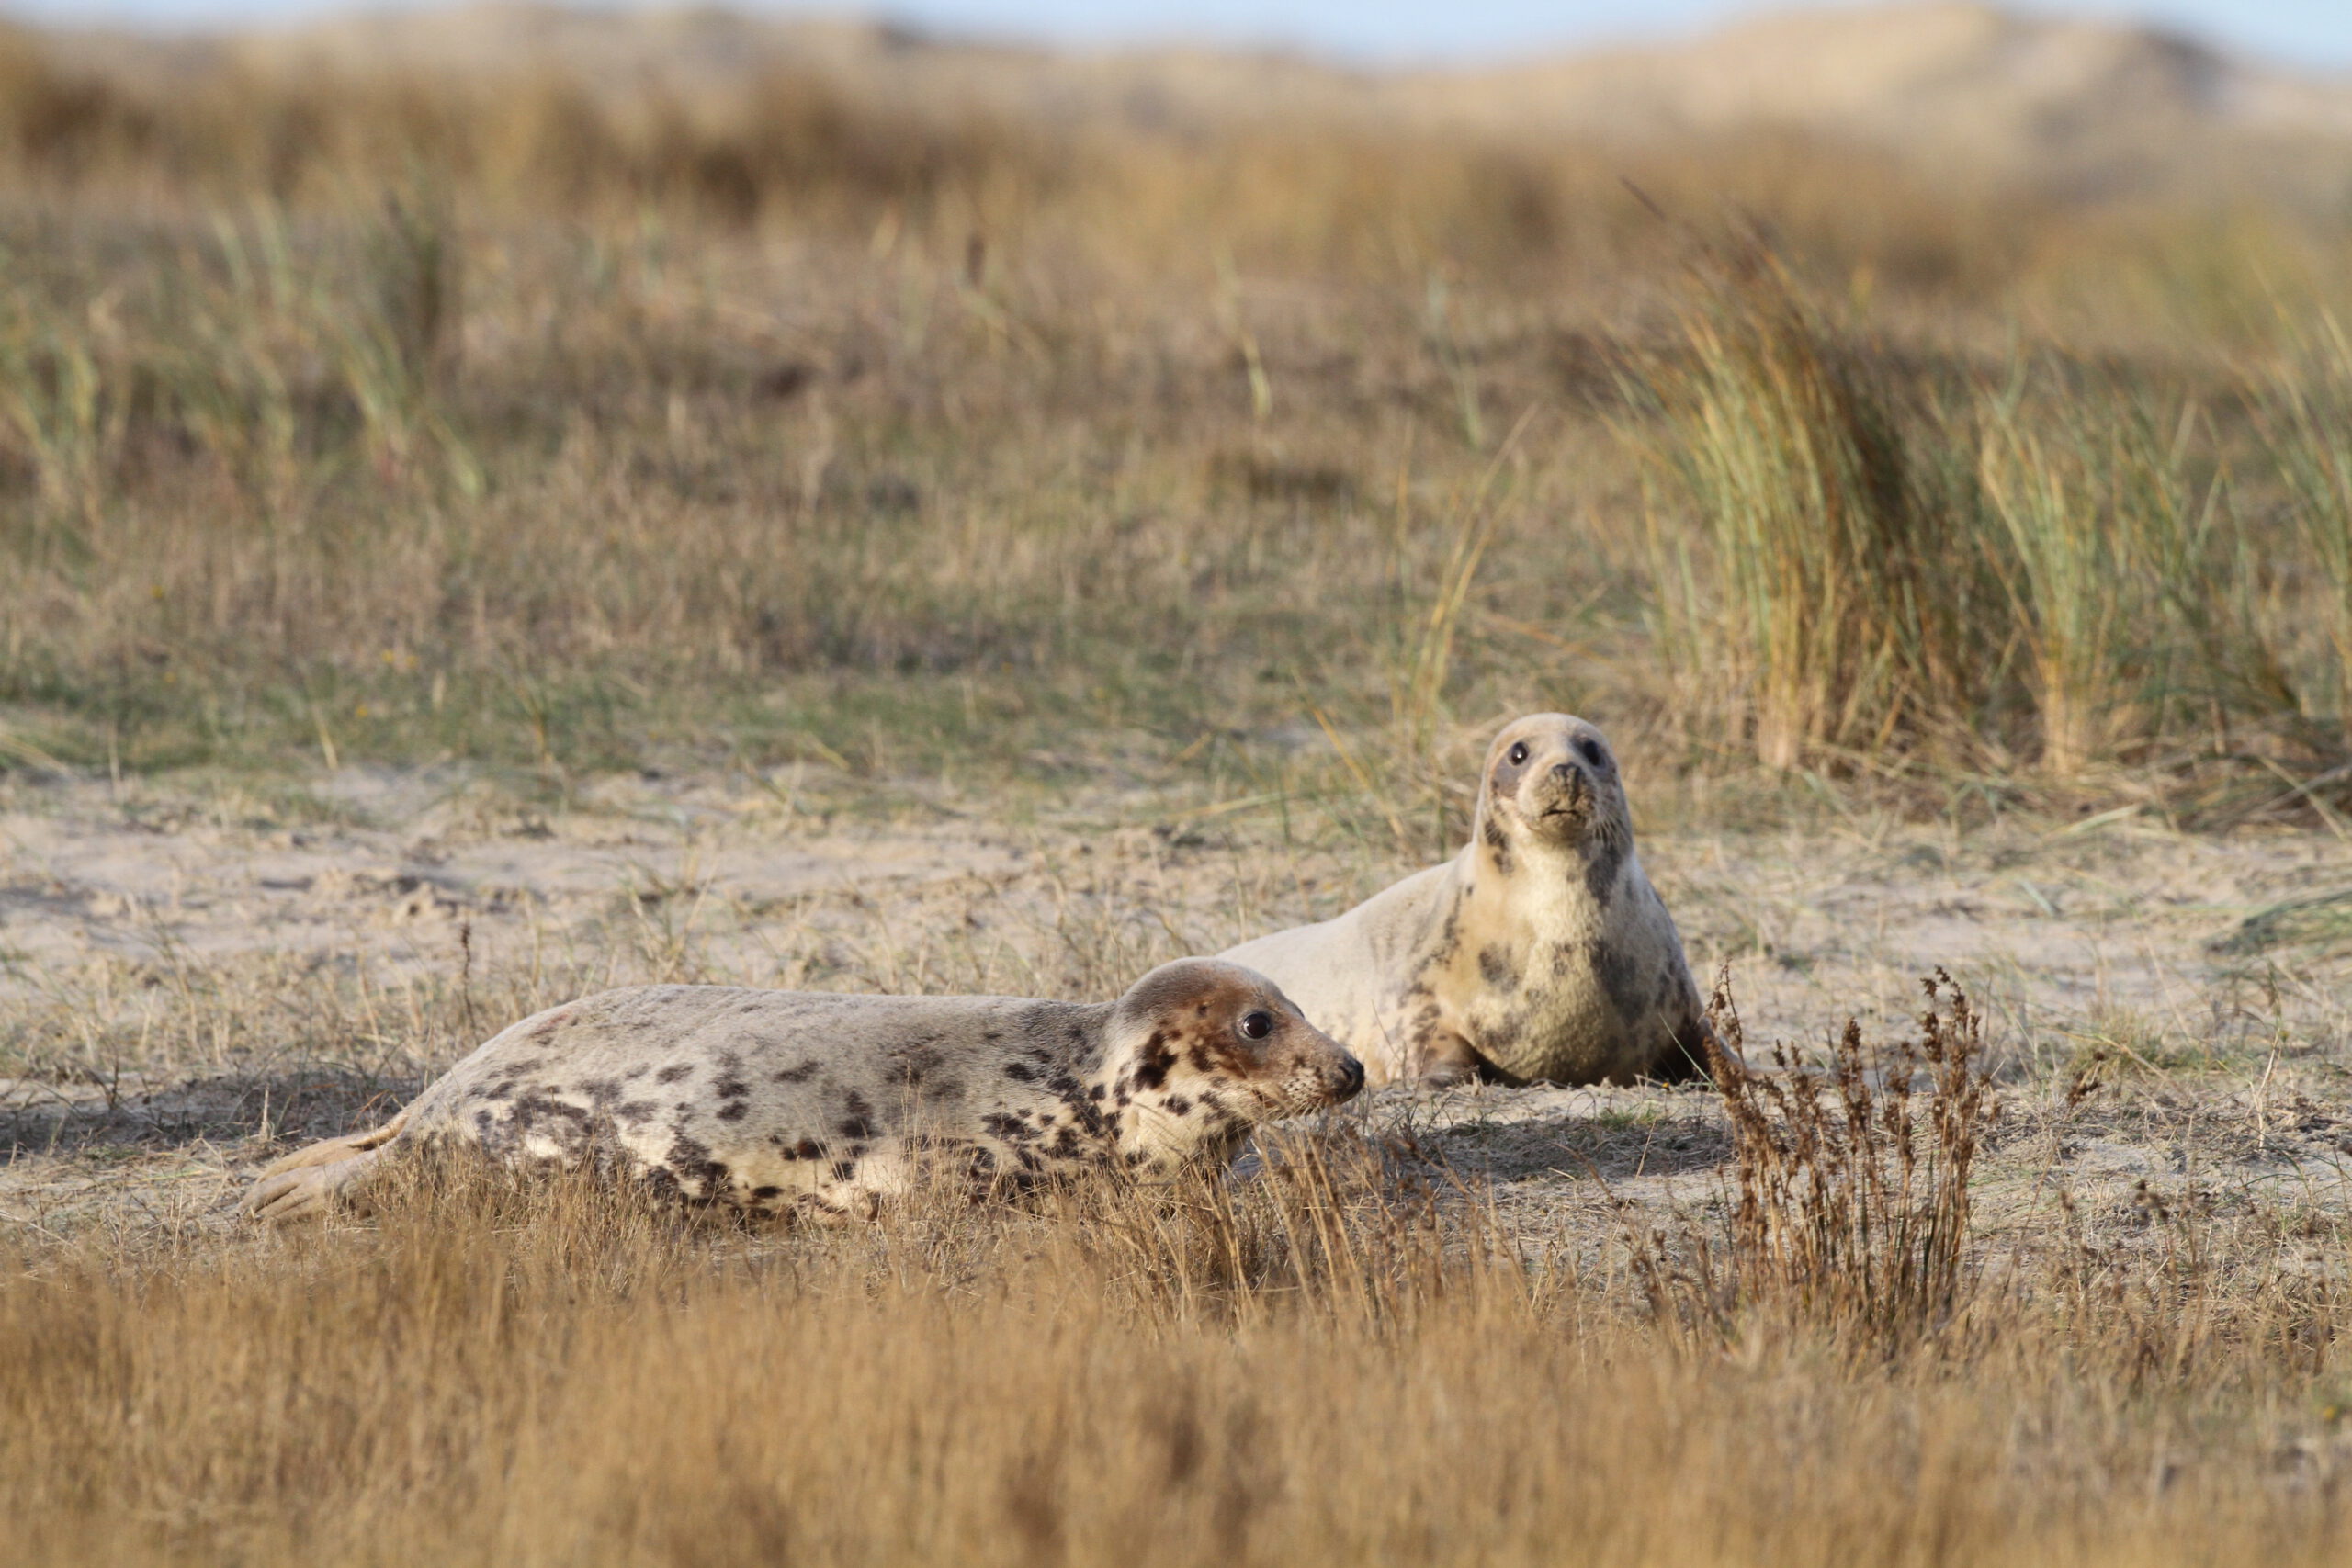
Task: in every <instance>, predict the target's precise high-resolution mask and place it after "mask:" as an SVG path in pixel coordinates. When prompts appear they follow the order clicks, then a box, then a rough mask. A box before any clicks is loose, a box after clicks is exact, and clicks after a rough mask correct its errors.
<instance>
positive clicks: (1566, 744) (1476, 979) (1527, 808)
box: [1220, 714, 1707, 1084]
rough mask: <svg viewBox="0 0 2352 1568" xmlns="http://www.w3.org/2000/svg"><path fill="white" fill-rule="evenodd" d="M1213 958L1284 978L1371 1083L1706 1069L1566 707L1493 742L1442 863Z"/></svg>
mask: <svg viewBox="0 0 2352 1568" xmlns="http://www.w3.org/2000/svg"><path fill="white" fill-rule="evenodd" d="M1220 956H1221V957H1224V958H1227V959H1229V960H1231V961H1232V962H1234V963H1236V964H1248V965H1249V966H1250V967H1251V968H1253V969H1256V970H1258V971H1260V972H1261V973H1262V974H1264V975H1266V976H1268V977H1269V978H1271V979H1272V981H1273V982H1274V983H1275V984H1276V985H1278V986H1280V987H1283V990H1284V991H1285V992H1287V993H1288V994H1289V995H1290V996H1291V997H1292V998H1294V999H1295V1001H1297V1003H1298V1005H1299V1006H1300V1007H1301V1008H1303V1009H1304V1010H1306V1016H1307V1018H1308V1019H1309V1020H1311V1021H1313V1022H1314V1023H1315V1024H1316V1025H1317V1026H1318V1027H1319V1028H1321V1029H1323V1030H1324V1031H1325V1032H1328V1033H1329V1035H1330V1036H1331V1037H1332V1038H1333V1039H1335V1040H1337V1041H1339V1042H1340V1043H1341V1044H1343V1045H1346V1046H1347V1047H1349V1048H1350V1049H1351V1050H1352V1051H1354V1052H1355V1053H1356V1055H1359V1056H1361V1057H1362V1058H1363V1064H1364V1070H1365V1072H1366V1073H1367V1074H1368V1075H1369V1076H1370V1078H1371V1081H1373V1082H1374V1083H1385V1082H1388V1081H1390V1080H1392V1079H1397V1078H1414V1077H1422V1078H1430V1079H1432V1080H1435V1081H1441V1082H1442V1081H1446V1080H1449V1079H1453V1078H1458V1077H1464V1076H1465V1075H1468V1074H1471V1073H1479V1074H1483V1075H1485V1076H1488V1077H1499V1078H1502V1079H1505V1080H1507V1081H1525V1080H1532V1079H1544V1080H1549V1081H1551V1082H1555V1083H1570V1084H1581V1083H1599V1082H1604V1081H1605V1082H1611V1083H1628V1082H1631V1081H1633V1080H1634V1079H1636V1078H1641V1077H1684V1076H1688V1075H1689V1074H1691V1072H1693V1071H1697V1070H1703V1068H1704V1066H1705V1055H1704V1046H1703V1045H1702V1040H1704V1039H1705V1038H1706V1035H1707V1029H1706V1024H1705V1021H1704V1012H1703V1010H1702V1007H1701V1004H1700V1000H1699V990H1698V987H1697V986H1696V985H1695V984H1694V983H1693V982H1692V980H1691V966H1690V964H1689V961H1688V960H1687V959H1686V958H1685V957H1684V955H1683V952H1682V939H1681V937H1680V936H1679V934H1678V933H1677V932H1676V931H1675V929H1674V920H1673V918H1672V917H1671V916H1669V915H1668V913H1667V912H1666V906H1665V904H1664V903H1663V902H1661V901H1660V900H1659V898H1658V896H1657V891H1656V890H1655V889H1654V888H1652V887H1651V886H1650V883H1649V878H1648V877H1647V876H1645V875H1644V874H1643V872H1642V863H1641V860H1640V857H1639V856H1637V855H1636V854H1635V853H1634V829H1633V820H1632V818H1631V817H1630V815H1629V814H1628V812H1627V809H1626V804H1625V793H1624V785H1623V781H1622V780H1621V779H1620V777H1619V775H1618V772H1617V763H1616V760H1615V758H1614V757H1613V756H1612V755H1611V752H1610V750H1609V745H1608V742H1607V741H1606V740H1605V739H1602V737H1601V734H1600V730H1598V729H1596V728H1594V727H1593V726H1591V725H1589V724H1588V723H1586V722H1585V721H1584V720H1583V719H1580V718H1576V717H1573V716H1569V715H1567V714H1532V715H1529V716H1526V717H1524V718H1521V719H1516V720H1514V721H1512V722H1511V723H1510V725H1508V726H1506V727H1505V728H1504V729H1503V731H1502V733H1501V734H1499V735H1498V736H1497V737H1496V738H1495V741H1494V744H1493V745H1492V746H1491V747H1489V748H1488V750H1487V761H1486V768H1485V771H1484V773H1482V774H1481V776H1480V785H1479V791H1478V807H1477V812H1476V819H1475V820H1474V822H1473V823H1472V826H1471V831H1470V841H1469V843H1468V844H1466V845H1464V848H1463V850H1462V852H1461V853H1460V854H1458V855H1456V856H1454V857H1453V859H1452V860H1450V861H1448V862H1446V863H1444V864H1442V865H1435V866H1431V867H1430V868H1429V869H1428V870H1427V871H1422V872H1417V873H1416V874H1413V875H1411V876H1408V877H1407V878H1405V879H1404V880H1403V881H1402V882H1399V883H1397V885H1396V886H1392V887H1389V888H1387V889H1386V890H1385V891H1383V892H1380V893H1377V894H1374V896H1373V897H1370V898H1368V899H1366V900H1365V901H1364V902H1363V903H1362V904H1359V905H1357V906H1356V907H1355V908H1352V909H1350V910H1349V911H1348V912H1347V913H1346V914H1344V915H1340V916H1339V917H1338V918H1336V919H1329V920H1325V921H1323V922H1322V923H1321V924H1319V925H1311V926H1301V927H1298V928H1296V929H1295V930H1292V931H1278V932H1276V933H1274V934H1273V935H1272V936H1265V937H1260V938H1259V939H1258V940H1256V941H1254V942H1243V943H1242V944H1241V945H1240V946H1238V947H1234V948H1230V949H1227V951H1226V952H1225V953H1222V954H1220Z"/></svg>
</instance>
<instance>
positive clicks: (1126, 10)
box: [0, 0, 2352, 71]
mask: <svg viewBox="0 0 2352 1568" xmlns="http://www.w3.org/2000/svg"><path fill="white" fill-rule="evenodd" d="M390 3H392V4H401V5H407V4H416V3H418V0H390ZM427 3H430V0H427ZM735 3H736V4H737V5H738V6H739V7H740V8H741V9H746V10H753V9H779V8H781V9H799V10H822V11H836V12H842V11H846V12H858V13H863V14H868V15H882V16H887V17H893V18H896V19H899V20H902V21H906V22H910V23H913V24H915V25H917V26H920V27H923V28H927V29H931V30H937V31H945V32H953V33H964V34H977V35H979V36H983V37H993V38H1006V39H1030V40H1038V41H1045V42H1064V43H1076V44H1085V45H1102V44H1116V43H1131V42H1167V41H1170V40H1180V39H1181V40H1186V41H1197V42H1208V43H1238V44H1249V45H1274V46H1279V47H1286V48H1293V49H1299V50H1303V51H1308V52H1312V53H1317V54H1323V55H1329V56H1335V57H1339V58H1343V59H1353V60H1359V61H1368V62H1385V63H1410V62H1418V61H1484V60H1496V59H1503V58H1509V57H1510V56H1513V55H1520V54H1524V53H1528V52H1531V51H1556V50H1563V49H1572V48H1576V47H1578V46H1580V45H1590V44H1595V43H1602V42H1612V41H1623V40H1628V39H1654V38H1663V37H1672V36H1674V35H1676V34H1679V33H1689V32H1692V31H1697V30H1700V29H1702V28H1705V27H1706V26H1707V25H1709V24H1710V23H1713V22H1718V21H1721V20H1723V19H1724V18H1725V17H1732V16H1736V15H1739V14H1742V13H1748V12H1755V11H1762V10H1775V9H1786V8H1788V6H1787V5H1786V4H1785V0H1782V3H1778V4H1776V3H1773V0H1552V3H1550V4H1544V3H1542V0H876V3H875V4H872V5H859V4H855V3H835V4H818V5H804V6H783V7H779V6H775V5H773V4H763V0H735ZM2011 3H2012V8H2014V9H2018V10H2024V11H2032V12H2039V13H2042V14H2057V15H2069V14H2070V15H2090V16H2103V17H2128V18H2136V19H2141V20H2148V21H2155V22H2160V23H2163V24H2165V25H2166V26H2169V27H2173V28H2178V29H2181V30H2183V31H2187V32H2189V33H2193V34H2196V35H2198V36H2200V37H2203V38H2207V39H2212V40H2214V41H2217V42H2220V43H2222V44H2225V45H2229V46H2231V47H2233V48H2234V49H2236V50H2238V51H2242V52H2245V53H2249V54H2252V55H2255V56H2257V57H2260V58H2266V59H2268V60H2271V61H2274V62H2280V63H2285V64H2290V65H2301V66H2304V67H2307V68H2312V69H2317V70H2324V71H2342V70H2352V0H2075V3H2072V4H2070V3H2068V0H2011ZM384 4H385V0H357V4H356V5H352V4H345V5H337V4H335V3H334V0H0V10H6V11H10V12H13V13H14V14H16V15H18V16H21V17H28V18H29V19H34V20H41V21H60V22H68V23H72V22H99V21H106V22H130V23H134V24H146V25H153V26H160V27H164V28H188V27H208V26H218V25H221V24H224V23H229V24H233V23H236V22H241V21H254V20H262V19H275V18H283V17H293V16H301V15H307V14H312V13H316V12H321V11H329V10H336V9H352V8H361V7H363V6H368V7H372V8H383V6H384Z"/></svg>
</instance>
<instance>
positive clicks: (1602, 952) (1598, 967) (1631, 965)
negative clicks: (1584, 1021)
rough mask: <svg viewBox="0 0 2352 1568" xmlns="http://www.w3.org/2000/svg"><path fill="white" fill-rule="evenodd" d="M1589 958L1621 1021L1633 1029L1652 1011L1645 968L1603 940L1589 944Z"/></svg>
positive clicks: (1586, 947) (1587, 947) (1587, 950)
mask: <svg viewBox="0 0 2352 1568" xmlns="http://www.w3.org/2000/svg"><path fill="white" fill-rule="evenodd" d="M1585 955H1586V957H1587V958H1588V959H1589V960H1590V962H1591V964H1592V970H1593V973H1594V974H1595V975H1596V976H1599V977H1600V988H1601V989H1602V990H1603V991H1605V992H1607V993H1608V994H1609V1005H1610V1006H1611V1007H1612V1008H1614V1009H1615V1010H1616V1011H1617V1016H1618V1018H1619V1019H1620V1020H1621V1021H1623V1022H1624V1023H1625V1024H1626V1025H1627V1026H1628V1027H1629V1028H1630V1027H1632V1026H1634V1025H1635V1024H1638V1023H1639V1022H1640V1021H1642V1020H1643V1018H1645V1016H1647V1014H1648V1011H1649V1009H1648V1006H1647V1002H1646V997H1647V987H1645V986H1644V985H1643V984H1642V979H1643V976H1642V971H1641V965H1640V964H1638V963H1636V962H1635V961H1634V959H1633V958H1631V957H1629V956H1628V955H1626V954H1625V953H1621V952H1619V951H1618V950H1617V949H1616V948H1614V947H1611V945H1610V944H1609V943H1608V942H1605V941H1603V940H1602V939H1601V938H1600V937H1592V938H1590V939H1589V940H1588V941H1587V942H1586V943H1585Z"/></svg>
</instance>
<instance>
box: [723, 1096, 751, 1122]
mask: <svg viewBox="0 0 2352 1568" xmlns="http://www.w3.org/2000/svg"><path fill="white" fill-rule="evenodd" d="M751 1109H752V1102H751V1101H750V1100H729V1101H728V1102H727V1103H726V1104H724V1105H722V1106H720V1107H719V1108H718V1119H719V1120H720V1121H721V1122H741V1120H742V1119H743V1117H744V1114H745V1112H747V1111H750V1110H751Z"/></svg>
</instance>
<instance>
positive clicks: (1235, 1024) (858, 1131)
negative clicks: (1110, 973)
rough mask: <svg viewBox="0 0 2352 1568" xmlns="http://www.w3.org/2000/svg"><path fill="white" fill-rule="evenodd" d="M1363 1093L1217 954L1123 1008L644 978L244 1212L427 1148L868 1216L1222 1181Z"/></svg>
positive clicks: (279, 1208) (329, 1190)
mask: <svg viewBox="0 0 2352 1568" xmlns="http://www.w3.org/2000/svg"><path fill="white" fill-rule="evenodd" d="M1362 1087H1363V1066H1361V1065H1359V1064H1358V1063H1357V1061H1356V1059H1355V1058H1354V1057H1353V1056H1351V1055H1348V1053H1347V1052H1346V1051H1344V1050H1342V1049H1340V1047H1339V1046H1338V1045H1337V1044H1335V1043H1332V1042H1331V1041H1330V1040H1329V1038H1327V1037H1326V1036H1325V1035H1323V1034H1322V1033H1321V1032H1319V1031H1317V1029H1315V1028H1314V1027H1313V1026H1312V1025H1311V1024H1309V1023H1308V1022H1307V1021H1306V1019H1305V1018H1303V1017H1301V1016H1300V1014H1299V1010H1298V1009H1297V1008H1296V1007H1295V1006H1293V1005H1292V1003H1291V1002H1290V1000H1289V998H1286V997H1284V996H1283V994H1282V992H1281V991H1280V990H1278V989H1277V988H1276V987H1274V985H1273V984H1272V982H1271V981H1269V980H1268V979H1266V977H1265V976H1262V975H1253V974H1251V973H1250V971H1249V970H1247V969H1244V968H1241V967H1240V966H1239V965H1238V964H1223V963H1219V962H1217V961H1216V960H1215V959H1206V958H1187V959H1179V960H1178V961H1176V962H1175V963H1173V964H1161V965H1160V966H1159V968H1157V969H1154V970H1153V971H1152V972H1151V973H1150V974H1148V975H1146V976H1144V977H1143V978H1142V979H1140V980H1138V981H1136V983H1135V984H1134V985H1133V986H1132V987H1128V989H1127V992H1126V994H1125V996H1123V997H1121V998H1119V999H1118V1000H1116V1001H1114V1002H1059V1001H1032V1000H1028V999H1025V998H1014V997H862V996H842V995H835V994H831V993H823V992H808V991H754V990H741V989H738V988H736V987H729V986H639V987H630V988H628V989H626V990H618V991H605V992H603V993H601V994H600V995H597V996H593V997H588V998H583V999H582V1000H580V1001H576V1002H567V1003H565V1004H564V1005H563V1006H561V1007H557V1008H549V1009H548V1010H546V1011H545V1012H540V1013H535V1014H534V1015H532V1016H531V1017H529V1018H526V1019H525V1020H523V1021H522V1022H520V1023H517V1024H514V1025H512V1026H510V1027H509V1028H507V1029H505V1030H503V1031H502V1032H500V1033H498V1034H497V1035H495V1036H494V1037H492V1039H491V1040H490V1041H489V1042H488V1043H486V1044H484V1045H483V1046H481V1049H479V1050H477V1051H475V1052H474V1054H473V1055H470V1056H468V1057H467V1058H466V1059H465V1060H464V1061H462V1062H459V1063H458V1065H457V1066H454V1067H452V1068H450V1069H449V1071H448V1072H447V1073H445V1074H444V1075H442V1077H439V1078H438V1079H436V1080H435V1082H434V1083H433V1084H432V1085H431V1086H430V1087H428V1088H427V1089H425V1091H424V1093H423V1094H421V1095H419V1096H417V1098H416V1099H415V1100H413V1101H411V1102H410V1104H409V1106H408V1108H407V1109H406V1110H404V1111H401V1113H400V1114H399V1115H398V1116H396V1117H394V1118H393V1119H392V1120H391V1121H390V1122H389V1123H388V1124H386V1125H384V1126H382V1127H379V1128H377V1129H376V1130H375V1131H374V1132H372V1133H364V1134H359V1135H358V1136H356V1137H349V1138H330V1139H328V1140H327V1141H326V1142H324V1143H321V1144H314V1145H311V1146H310V1147H308V1148H305V1149H301V1150H298V1151H297V1152H296V1153H294V1154H292V1155H289V1156H287V1157H286V1158H284V1159H282V1160H279V1161H278V1162H277V1164H276V1165H273V1166H271V1167H270V1168H268V1169H267V1170H266V1171H264V1172H263V1173H262V1177H261V1179H260V1180H259V1181H258V1182H256V1183H255V1184H254V1190H253V1192H252V1194H251V1195H250V1196H249V1197H248V1198H247V1199H246V1200H245V1207H246V1209H247V1211H248V1212H249V1213H253V1214H254V1215H255V1216H256V1217H259V1218H262V1219H269V1220H280V1219H291V1218H295V1217H298V1216H301V1215H306V1214H311V1213H319V1212H321V1211H322V1210H324V1209H325V1208H326V1207H327V1206H328V1205H329V1204H330V1203H331V1202H332V1201H334V1200H336V1199H345V1198H354V1197H357V1196H359V1194H360V1190H361V1189H363V1188H364V1187H365V1186H366V1184H367V1183H368V1181H369V1180H370V1179H372V1178H374V1177H375V1176H376V1175H377V1174H379V1169H380V1168H381V1166H382V1164H383V1162H384V1161H386V1160H388V1159H391V1158H395V1157H404V1156H409V1155H413V1154H414V1153H416V1152H418V1151H420V1150H421V1149H424V1148H426V1147H430V1146H433V1145H445V1146H447V1145H456V1146H465V1147H471V1148H473V1149H475V1150H477V1151H479V1152H481V1153H482V1154H486V1155H488V1156H491V1157H492V1159H495V1160H498V1161H501V1162H503V1163H505V1164H508V1165H512V1166H518V1167H544V1168H559V1169H563V1168H573V1167H577V1166H582V1165H590V1166H595V1167H601V1168H606V1169H611V1170H615V1171H618V1172H620V1173H622V1174H625V1175H628V1176H630V1177H634V1178H636V1179H638V1180H639V1182H640V1183H641V1184H643V1185H644V1186H645V1187H646V1188H648V1189H649V1190H652V1191H654V1192H656V1193H660V1194H662V1195H666V1196H669V1197H672V1198H675V1199H679V1200H682V1201H685V1202H688V1203H692V1204H698V1205H714V1206H723V1207H728V1208H732V1209H736V1210H741V1211H743V1212H745V1213H752V1214H768V1213H799V1214H806V1215H809V1216H811V1217H813V1218H817V1219H834V1218H843V1217H851V1216H859V1217H864V1216H870V1215H872V1214H873V1213H875V1212H876V1210H877V1208H878V1207H879V1205H880V1202H881V1201H882V1200H884V1199H887V1198H892V1197H896V1196H899V1195H901V1194H903V1193H904V1192H906V1191H907V1190H909V1188H910V1186H911V1184H912V1182H913V1179H914V1177H915V1175H916V1172H917V1170H918V1169H919V1168H921V1167H922V1166H923V1165H924V1164H925V1163H926V1162H933V1163H936V1164H937V1165H939V1166H942V1167H944V1168H949V1169H952V1170H955V1171H959V1172H961V1173H962V1174H964V1175H966V1176H968V1177H969V1178H970V1179H973V1180H974V1181H975V1182H976V1183H978V1184H979V1185H980V1186H983V1187H985V1186H986V1185H988V1184H989V1183H992V1182H995V1181H998V1180H1010V1181H1012V1182H1013V1183H1015V1184H1020V1183H1023V1182H1028V1181H1034V1180H1035V1179H1039V1178H1042V1177H1046V1176H1050V1175H1058V1174H1062V1173H1066V1172H1074V1171H1078V1170H1081V1169H1084V1168H1087V1167H1089V1166H1118V1167H1123V1168H1129V1169H1135V1170H1139V1171H1144V1172H1148V1173H1159V1172H1164V1171H1169V1170H1172V1169H1174V1168H1177V1167H1179V1166H1182V1165H1184V1164H1187V1163H1189V1162H1193V1161H1204V1162H1214V1163H1216V1164H1218V1165H1221V1164H1223V1163H1224V1162H1226V1161H1227V1160H1230V1159H1231V1158H1232V1156H1234V1154H1235V1153H1236V1152H1238V1149H1239V1147H1240V1145H1241V1143H1242V1140H1243V1139H1245V1138H1246V1137H1248V1136H1249V1134H1250V1128H1251V1127H1252V1126H1254V1125H1256V1124H1257V1123H1259V1122H1270V1121H1274V1120H1277V1119H1279V1118H1282V1117H1285V1116H1297V1115H1302V1114H1304V1113H1306V1112H1307V1111H1315V1110H1318V1109H1320V1108H1321V1107H1324V1106H1327V1105H1331V1104H1335V1103H1337V1102H1339V1101H1340V1100H1346V1099H1347V1098H1348V1097H1349V1096H1351V1095H1352V1094H1354V1093H1355V1092H1356V1090H1357V1089H1361V1088H1362Z"/></svg>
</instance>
